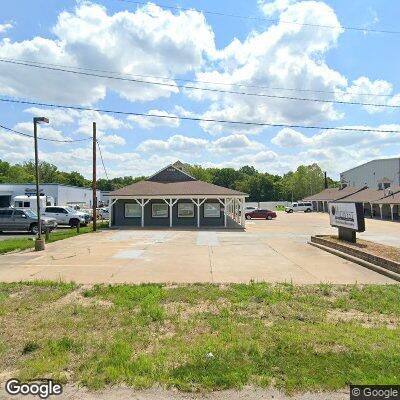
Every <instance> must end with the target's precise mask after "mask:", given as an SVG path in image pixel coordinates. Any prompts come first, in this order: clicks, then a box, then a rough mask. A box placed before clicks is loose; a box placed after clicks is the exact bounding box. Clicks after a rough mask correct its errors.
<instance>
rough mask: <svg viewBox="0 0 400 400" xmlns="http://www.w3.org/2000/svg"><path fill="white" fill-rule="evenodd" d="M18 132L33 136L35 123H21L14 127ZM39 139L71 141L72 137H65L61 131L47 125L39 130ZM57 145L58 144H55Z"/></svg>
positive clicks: (41, 126)
mask: <svg viewBox="0 0 400 400" xmlns="http://www.w3.org/2000/svg"><path fill="white" fill-rule="evenodd" d="M14 129H15V130H16V131H20V132H22V133H26V134H28V135H32V136H33V123H32V122H19V123H18V124H16V125H15V126H14ZM38 137H41V138H44V139H53V140H71V138H70V137H68V136H65V135H64V134H63V133H62V132H61V131H59V130H56V129H54V128H52V127H49V126H47V125H40V126H39V128H38ZM53 143H54V144H56V143H57V142H53Z"/></svg>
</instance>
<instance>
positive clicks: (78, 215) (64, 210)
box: [42, 206, 90, 227]
mask: <svg viewBox="0 0 400 400" xmlns="http://www.w3.org/2000/svg"><path fill="white" fill-rule="evenodd" d="M42 215H43V216H44V217H51V218H55V219H56V220H57V223H58V225H69V226H71V227H73V226H77V225H78V223H80V224H81V225H82V226H86V225H87V223H88V222H89V220H90V216H89V220H88V218H87V217H86V216H85V214H84V213H82V212H80V211H76V210H74V209H73V208H72V207H68V206H51V207H46V208H45V209H44V210H43V212H42Z"/></svg>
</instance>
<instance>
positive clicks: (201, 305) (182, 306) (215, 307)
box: [164, 299, 231, 320]
mask: <svg viewBox="0 0 400 400" xmlns="http://www.w3.org/2000/svg"><path fill="white" fill-rule="evenodd" d="M230 305H231V303H230V302H229V301H228V300H226V299H218V300H217V301H215V302H211V301H209V300H206V301H201V302H198V303H196V304H189V303H184V302H180V301H177V302H170V303H167V304H164V309H165V312H166V313H167V315H169V316H173V315H176V314H179V316H180V317H181V318H182V319H185V320H187V319H189V318H191V317H192V316H193V315H196V314H202V313H207V314H212V315H218V314H219V313H220V312H221V309H222V308H226V307H230Z"/></svg>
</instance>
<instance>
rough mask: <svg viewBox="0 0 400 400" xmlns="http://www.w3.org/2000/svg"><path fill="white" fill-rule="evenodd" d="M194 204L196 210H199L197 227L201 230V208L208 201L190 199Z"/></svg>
mask: <svg viewBox="0 0 400 400" xmlns="http://www.w3.org/2000/svg"><path fill="white" fill-rule="evenodd" d="M190 200H191V201H192V203H193V204H196V209H197V227H198V228H200V207H201V205H202V204H203V203H204V202H205V201H206V199H203V200H202V201H200V199H190Z"/></svg>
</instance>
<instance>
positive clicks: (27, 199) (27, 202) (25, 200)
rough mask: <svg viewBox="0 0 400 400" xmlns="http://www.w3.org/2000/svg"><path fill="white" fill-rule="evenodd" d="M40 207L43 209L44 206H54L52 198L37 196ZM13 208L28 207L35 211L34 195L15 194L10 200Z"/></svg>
mask: <svg viewBox="0 0 400 400" xmlns="http://www.w3.org/2000/svg"><path fill="white" fill-rule="evenodd" d="M39 200H40V208H41V209H42V210H43V209H44V208H45V207H46V206H54V199H53V198H52V197H50V196H39ZM12 205H13V207H15V208H29V209H30V210H32V211H35V212H36V211H37V203H36V196H29V195H21V196H15V197H14V199H13V202H12Z"/></svg>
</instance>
